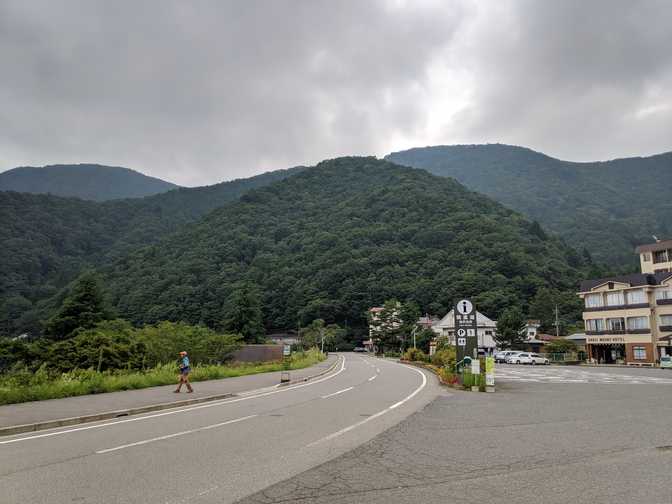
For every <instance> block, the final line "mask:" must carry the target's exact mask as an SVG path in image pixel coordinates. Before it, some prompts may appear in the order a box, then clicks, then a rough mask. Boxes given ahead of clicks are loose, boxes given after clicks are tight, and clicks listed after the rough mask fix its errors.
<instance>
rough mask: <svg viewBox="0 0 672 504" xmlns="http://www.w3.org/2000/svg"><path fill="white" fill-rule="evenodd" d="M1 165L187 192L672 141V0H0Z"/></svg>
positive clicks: (595, 154) (610, 154)
mask: <svg viewBox="0 0 672 504" xmlns="http://www.w3.org/2000/svg"><path fill="white" fill-rule="evenodd" d="M0 72H1V76H0V124H1V125H2V126H1V129H0V132H1V133H0V171H3V170H6V169H9V168H12V167H15V166H21V165H44V164H53V163H76V162H97V163H102V164H112V165H120V166H127V167H129V168H134V169H136V170H139V171H142V172H144V173H147V174H150V175H154V176H157V177H161V178H165V179H167V180H170V181H172V182H176V183H178V184H182V185H189V186H191V185H202V184H212V183H215V182H219V181H222V180H228V179H232V178H237V177H245V176H249V175H253V174H256V173H260V172H263V171H267V170H273V169H278V168H285V167H289V166H293V165H298V164H314V163H316V162H318V161H320V160H322V159H325V158H331V157H336V156H341V155H349V154H375V155H378V156H382V155H385V154H387V153H389V152H391V151H395V150H402V149H406V148H409V147H414V146H425V145H437V144H455V143H486V142H504V143H511V144H517V145H524V146H527V147H531V148H533V149H536V150H540V151H542V152H545V153H547V154H549V155H553V156H555V157H559V158H562V159H568V160H576V161H588V160H601V159H611V158H615V157H626V156H634V155H649V154H654V153H659V152H664V151H669V150H672V91H671V90H672V2H670V1H669V0H661V1H635V0H623V1H618V0H605V1H593V2H591V1H588V0H580V1H579V0H577V1H569V0H562V1H551V0H549V1H539V0H530V1H502V0H492V1H478V2H475V1H468V0H464V1H462V0H456V1H448V0H438V1H426V2H423V1H421V0H409V1H402V0H397V1H364V0H353V1H343V0H339V1H334V0H328V1H298V0H297V1H279V0H268V1H263V2H262V1H250V0H239V1H231V2H225V1H212V2H207V1H193V2H187V1H184V0H176V1H166V0H161V1H143V0H132V1H119V0H114V1H108V0H104V1H92V0H82V1H65V0H57V1H54V0H47V1H44V2H39V1H32V0H16V1H13V0H0Z"/></svg>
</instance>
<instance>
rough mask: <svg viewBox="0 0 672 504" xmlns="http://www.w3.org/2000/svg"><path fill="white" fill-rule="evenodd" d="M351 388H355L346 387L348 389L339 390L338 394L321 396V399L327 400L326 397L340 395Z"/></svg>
mask: <svg viewBox="0 0 672 504" xmlns="http://www.w3.org/2000/svg"><path fill="white" fill-rule="evenodd" d="M353 388H355V387H348V388H344V389H343V390H339V391H338V392H334V393H333V394H327V395H323V396H322V399H327V398H328V397H334V396H337V395H338V394H342V393H343V392H347V391H348V390H352V389H353Z"/></svg>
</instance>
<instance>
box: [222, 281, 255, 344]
mask: <svg viewBox="0 0 672 504" xmlns="http://www.w3.org/2000/svg"><path fill="white" fill-rule="evenodd" d="M226 313H227V317H226V319H225V320H224V329H225V330H227V331H230V332H233V333H236V334H240V335H241V336H242V337H243V340H244V341H245V343H261V342H262V341H263V340H264V334H265V330H264V324H263V319H262V312H261V296H260V295H259V291H258V289H257V288H256V286H254V285H252V284H250V283H248V282H243V283H240V284H238V285H237V286H236V287H235V290H234V291H233V294H232V295H231V296H230V297H229V299H228V300H227V303H226Z"/></svg>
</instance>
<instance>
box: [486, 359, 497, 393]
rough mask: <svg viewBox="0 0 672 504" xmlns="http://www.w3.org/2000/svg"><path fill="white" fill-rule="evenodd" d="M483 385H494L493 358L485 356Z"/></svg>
mask: <svg viewBox="0 0 672 504" xmlns="http://www.w3.org/2000/svg"><path fill="white" fill-rule="evenodd" d="M485 386H486V387H494V386H495V358H494V357H486V358H485Z"/></svg>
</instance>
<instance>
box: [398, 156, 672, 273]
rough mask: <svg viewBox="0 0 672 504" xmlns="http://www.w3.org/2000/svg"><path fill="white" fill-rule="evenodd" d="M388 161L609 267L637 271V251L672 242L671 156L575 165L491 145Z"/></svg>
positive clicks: (401, 157) (400, 157)
mask: <svg viewBox="0 0 672 504" xmlns="http://www.w3.org/2000/svg"><path fill="white" fill-rule="evenodd" d="M386 159H388V160H390V161H392V162H395V163H399V164H402V165H405V166H412V167H416V168H424V169H426V170H428V171H429V172H431V173H433V174H435V175H440V176H443V177H453V178H455V179H456V180H458V181H459V182H461V183H463V184H464V185H465V186H467V187H469V188H470V189H472V190H475V191H478V192H481V193H483V194H486V195H488V196H490V197H492V198H494V199H495V200H497V201H499V202H500V203H502V204H504V205H506V206H508V207H510V208H512V209H514V210H517V211H519V212H522V213H523V214H525V215H526V216H527V217H528V218H530V219H534V220H537V221H539V222H540V223H541V224H542V226H543V227H544V228H545V229H547V230H549V231H551V232H553V233H556V234H558V235H559V236H561V237H563V238H564V239H565V240H566V241H567V243H569V244H570V245H573V246H574V247H576V248H578V249H579V250H581V249H583V248H584V247H585V248H586V249H587V250H588V251H589V252H590V254H592V256H593V258H594V259H595V260H597V261H601V262H605V263H607V264H609V265H611V266H616V267H622V266H625V267H626V268H628V267H636V265H637V264H638V260H637V257H636V256H635V254H634V248H635V246H637V245H639V244H642V243H649V242H651V240H652V238H651V235H657V236H659V237H664V236H672V197H671V189H670V188H672V152H668V153H665V154H660V155H657V156H651V157H637V158H627V159H616V160H613V161H604V162H594V163H573V162H568V161H561V160H559V159H555V158H552V157H549V156H546V155H544V154H541V153H539V152H535V151H532V150H530V149H526V148H522V147H514V146H510V145H501V144H492V145H454V146H438V147H424V148H415V149H410V150H406V151H401V152H394V153H392V154H390V155H389V156H387V158H386Z"/></svg>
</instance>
